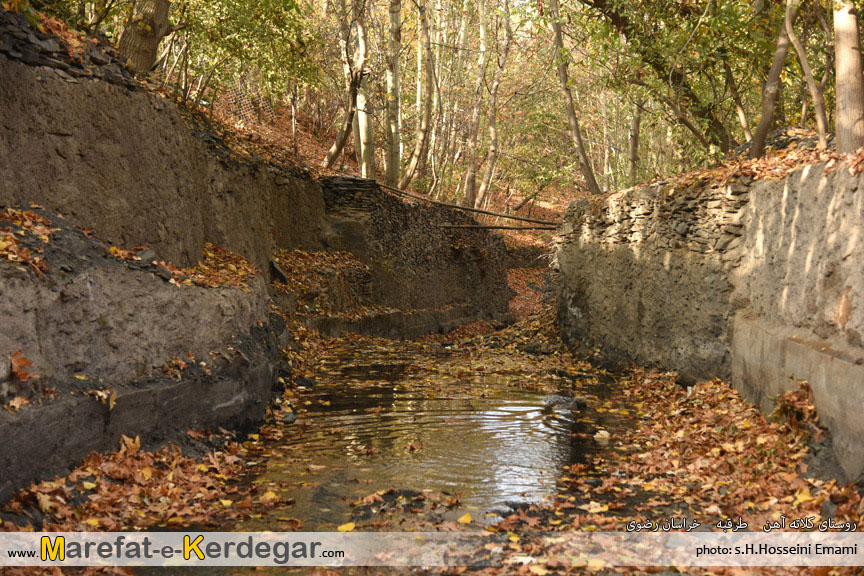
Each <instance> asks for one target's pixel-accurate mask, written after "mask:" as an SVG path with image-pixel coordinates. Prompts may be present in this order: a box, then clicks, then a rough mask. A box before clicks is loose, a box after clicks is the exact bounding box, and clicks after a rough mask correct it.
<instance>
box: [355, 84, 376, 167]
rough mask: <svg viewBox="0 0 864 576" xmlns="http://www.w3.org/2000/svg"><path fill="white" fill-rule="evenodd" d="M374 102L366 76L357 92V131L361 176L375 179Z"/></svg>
mask: <svg viewBox="0 0 864 576" xmlns="http://www.w3.org/2000/svg"><path fill="white" fill-rule="evenodd" d="M372 112H373V110H372V102H371V100H370V98H369V82H368V80H367V78H366V76H365V75H364V76H363V79H362V80H361V81H360V89H359V90H358V91H357V131H358V132H359V135H360V176H362V177H363V178H369V179H372V180H374V179H375V134H374V126H373V124H372Z"/></svg>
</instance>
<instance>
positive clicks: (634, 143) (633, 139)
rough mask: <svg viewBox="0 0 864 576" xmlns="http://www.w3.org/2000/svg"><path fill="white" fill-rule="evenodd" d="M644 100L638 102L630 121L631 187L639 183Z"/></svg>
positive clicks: (629, 162)
mask: <svg viewBox="0 0 864 576" xmlns="http://www.w3.org/2000/svg"><path fill="white" fill-rule="evenodd" d="M642 103H643V101H642V100H637V101H636V104H635V106H633V117H632V118H631V119H630V154H629V157H628V164H629V166H628V168H629V172H630V185H631V186H635V185H636V184H638V183H639V136H640V133H641V131H642Z"/></svg>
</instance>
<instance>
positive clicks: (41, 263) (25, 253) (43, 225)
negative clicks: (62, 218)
mask: <svg viewBox="0 0 864 576" xmlns="http://www.w3.org/2000/svg"><path fill="white" fill-rule="evenodd" d="M4 222H5V223H7V225H5V226H3V227H0V260H5V261H7V262H11V263H12V264H17V265H23V266H28V267H29V268H30V269H31V270H33V272H35V273H36V275H37V276H39V277H40V278H41V277H42V276H43V275H44V273H45V272H47V270H48V268H47V266H46V265H45V260H44V258H42V257H41V256H36V255H34V252H37V253H38V252H41V250H42V249H41V248H38V247H36V248H32V247H31V248H28V247H26V246H25V245H24V244H23V243H22V240H24V239H27V238H31V237H32V238H38V240H39V241H41V243H43V244H47V243H48V242H49V241H50V236H51V234H52V233H54V232H55V231H56V230H57V229H56V228H50V226H51V221H50V220H49V219H47V218H45V217H44V216H41V215H39V214H38V213H36V212H34V211H32V210H17V209H14V208H4V209H3V210H0V224H2V223H4Z"/></svg>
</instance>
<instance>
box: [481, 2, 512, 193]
mask: <svg viewBox="0 0 864 576" xmlns="http://www.w3.org/2000/svg"><path fill="white" fill-rule="evenodd" d="M512 41H513V27H512V26H511V25H510V0H504V46H503V47H502V48H501V54H499V56H498V67H497V68H495V76H494V77H493V78H492V87H491V88H490V90H489V154H488V155H487V156H486V169H485V171H484V173H483V179H482V180H481V181H480V190H479V191H478V192H477V199H476V200H475V202H474V207H475V208H479V207H480V206H481V205H482V204H483V202H484V200H486V195H487V194H488V192H489V188H490V187H491V185H492V175H493V174H494V173H495V164H496V162H497V161H498V89H499V87H500V86H501V76H502V75H503V74H504V69H505V68H506V66H507V56H508V55H509V53H510V44H511V42H512Z"/></svg>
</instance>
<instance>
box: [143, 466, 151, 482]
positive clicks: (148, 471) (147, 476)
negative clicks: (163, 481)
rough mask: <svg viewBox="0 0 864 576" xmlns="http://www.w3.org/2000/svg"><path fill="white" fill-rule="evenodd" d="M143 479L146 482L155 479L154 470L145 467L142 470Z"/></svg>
mask: <svg viewBox="0 0 864 576" xmlns="http://www.w3.org/2000/svg"><path fill="white" fill-rule="evenodd" d="M141 477H142V478H144V480H149V479H150V478H152V477H153V470H151V469H150V468H149V467H146V466H145V467H144V468H142V469H141Z"/></svg>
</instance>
